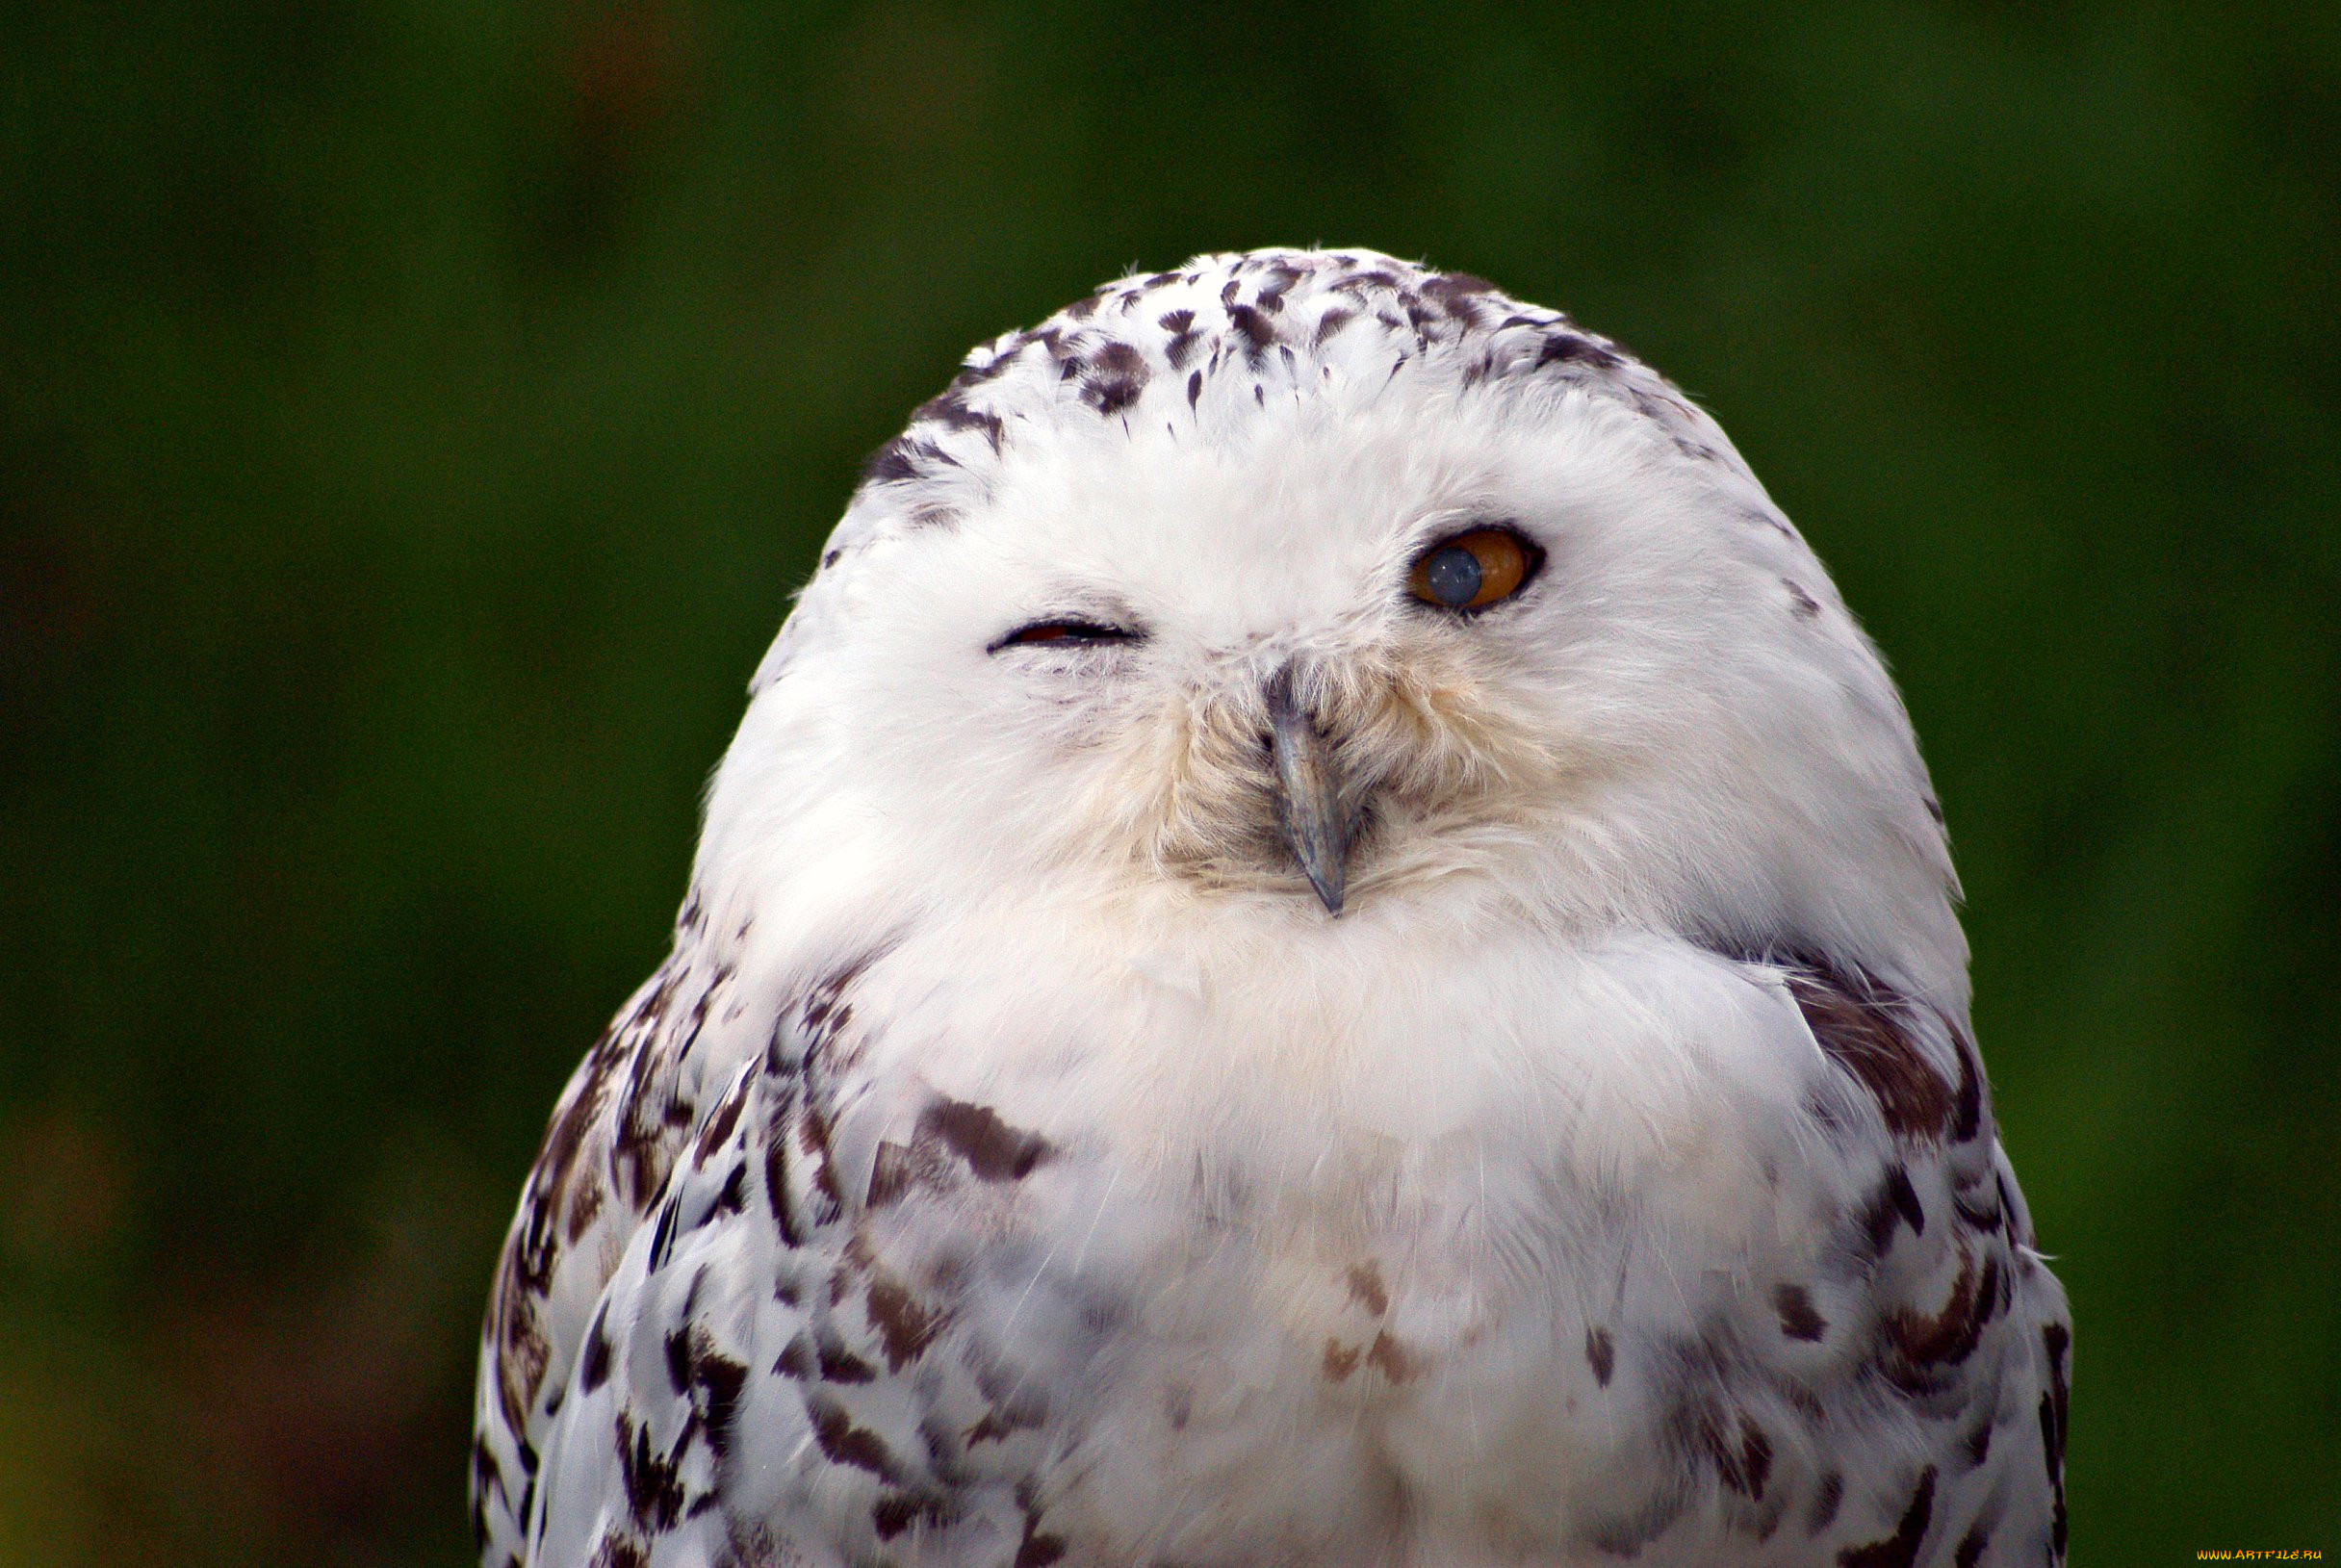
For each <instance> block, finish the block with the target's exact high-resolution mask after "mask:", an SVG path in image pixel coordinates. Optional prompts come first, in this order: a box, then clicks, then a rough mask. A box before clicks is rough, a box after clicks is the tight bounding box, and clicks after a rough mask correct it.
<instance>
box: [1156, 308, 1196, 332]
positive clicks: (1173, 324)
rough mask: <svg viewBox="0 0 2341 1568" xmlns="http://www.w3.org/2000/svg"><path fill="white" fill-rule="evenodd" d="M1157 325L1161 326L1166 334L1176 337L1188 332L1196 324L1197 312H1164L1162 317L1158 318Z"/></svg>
mask: <svg viewBox="0 0 2341 1568" xmlns="http://www.w3.org/2000/svg"><path fill="white" fill-rule="evenodd" d="M1155 324H1156V325H1158V326H1160V327H1161V328H1162V329H1163V330H1164V331H1165V332H1169V333H1172V334H1174V335H1175V334H1177V333H1180V332H1184V331H1186V330H1187V329H1188V328H1189V327H1191V326H1193V325H1194V324H1195V312H1193V311H1191V310H1167V311H1164V312H1163V313H1162V315H1161V316H1160V317H1158V318H1156V321H1155Z"/></svg>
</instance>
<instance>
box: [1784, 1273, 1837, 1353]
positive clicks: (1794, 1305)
mask: <svg viewBox="0 0 2341 1568" xmlns="http://www.w3.org/2000/svg"><path fill="white" fill-rule="evenodd" d="M1772 1307H1773V1310H1774V1311H1776V1312H1778V1313H1779V1314H1780V1331H1781V1332H1782V1333H1784V1334H1786V1335H1788V1337H1789V1338H1790V1339H1802V1340H1816V1339H1819V1338H1820V1337H1821V1336H1822V1335H1823V1334H1825V1333H1827V1332H1828V1331H1829V1324H1828V1323H1827V1322H1826V1321H1825V1320H1824V1319H1823V1318H1822V1317H1821V1315H1820V1314H1819V1313H1818V1312H1815V1311H1814V1310H1813V1297H1812V1296H1811V1294H1810V1293H1808V1292H1807V1291H1806V1289H1805V1287H1804V1286H1802V1285H1783V1286H1781V1287H1780V1288H1779V1289H1778V1290H1776V1291H1774V1292H1773V1293H1772Z"/></svg>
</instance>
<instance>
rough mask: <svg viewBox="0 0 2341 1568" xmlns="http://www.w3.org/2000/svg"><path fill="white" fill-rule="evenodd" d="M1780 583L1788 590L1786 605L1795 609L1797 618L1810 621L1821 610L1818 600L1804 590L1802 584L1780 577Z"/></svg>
mask: <svg viewBox="0 0 2341 1568" xmlns="http://www.w3.org/2000/svg"><path fill="white" fill-rule="evenodd" d="M1780 585H1781V586H1782V587H1784V588H1786V589H1788V605H1789V608H1791V609H1792V610H1794V611H1795V613H1796V618H1797V619H1798V620H1800V621H1810V620H1812V619H1813V618H1814V616H1815V615H1818V614H1819V613H1820V612H1821V604H1820V601H1819V600H1817V599H1815V598H1814V597H1813V596H1812V595H1811V594H1809V593H1807V592H1805V590H1804V586H1803V584H1801V583H1796V582H1791V581H1789V580H1788V578H1781V579H1780Z"/></svg>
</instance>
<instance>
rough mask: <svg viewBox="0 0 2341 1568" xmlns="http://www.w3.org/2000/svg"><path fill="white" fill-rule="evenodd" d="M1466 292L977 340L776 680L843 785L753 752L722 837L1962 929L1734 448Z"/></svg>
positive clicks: (1096, 323) (1353, 922)
mask: <svg viewBox="0 0 2341 1568" xmlns="http://www.w3.org/2000/svg"><path fill="white" fill-rule="evenodd" d="M1361 278H1362V279H1363V280H1364V281H1363V282H1360V281H1359V280H1360V279H1361ZM1449 282H1450V280H1446V279H1444V278H1442V277H1441V275H1439V274H1428V273H1423V272H1420V271H1418V270H1414V269H1411V268H1406V267H1403V266H1402V264H1399V263H1395V262H1391V261H1389V260H1388V259H1387V258H1378V257H1356V256H1348V257H1324V256H1320V255H1317V254H1316V253H1292V252H1271V253H1262V254H1261V255H1258V256H1249V257H1237V258H1220V259H1216V260H1215V259H1207V260H1206V261H1205V262H1199V263H1197V264H1196V266H1195V267H1194V268H1193V269H1191V270H1189V271H1188V272H1186V273H1177V274H1162V275H1160V276H1159V277H1158V278H1155V279H1147V280H1133V281H1132V282H1131V283H1129V284H1124V285H1119V286H1110V287H1109V289H1108V290H1107V291H1104V292H1102V293H1101V295H1100V296H1099V298H1098V300H1097V301H1093V302H1092V303H1091V305H1090V307H1089V308H1088V309H1087V310H1081V309H1080V308H1079V307H1076V312H1077V314H1076V313H1068V314H1067V315H1065V316H1062V317H1060V318H1058V319H1057V320H1056V321H1052V322H1051V323H1049V324H1047V325H1044V326H1043V327H1042V328H1040V329H1038V330H1037V331H1036V332H1034V333H1026V334H1013V335H1011V337H1010V338H1008V339H1004V340H1002V341H1001V343H1000V344H998V345H995V346H993V347H992V348H991V349H990V350H979V352H978V354H977V355H975V356H972V357H971V359H970V361H969V366H970V369H969V371H968V372H967V373H964V374H963V376H962V379H961V382H960V383H959V384H956V385H955V388H954V390H953V391H952V392H950V393H947V394H946V395H945V396H944V397H943V398H939V399H937V401H936V402H935V403H932V404H929V405H928V407H927V408H926V409H924V410H922V411H921V416H920V418H919V419H918V420H917V421H915V422H914V423H913V426H912V429H911V431H910V432H909V433H907V434H906V436H905V437H903V438H902V439H901V440H899V441H897V442H896V443H895V444H893V445H892V446H891V447H889V448H888V450H887V451H886V452H882V453H881V455H880V457H879V459H878V460H877V461H876V463H875V464H874V466H873V474H872V482H871V483H870V484H868V485H867V486H865V488H864V490H863V491H862V495H861V497H860V498H859V499H858V501H857V503H856V506H855V508H854V509H853V511H852V512H850V513H849V514H848V517H847V519H846V521H845V523H844V524H843V525H841V526H840V528H839V530H838V533H837V535H836V538H835V539H834V540H833V541H832V547H831V551H830V553H829V554H828V556H827V557H826V560H827V564H826V565H825V568H824V570H823V572H822V573H821V574H820V576H819V577H818V578H816V580H815V582H814V583H813V584H812V585H811V586H810V588H809V590H808V592H807V594H806V595H805V598H804V601H803V603H802V604H801V606H800V608H799V611H798V614H797V617H796V623H795V624H793V625H792V627H791V629H790V630H789V632H788V633H785V635H784V637H783V639H782V642H781V644H780V645H779V646H778V647H777V648H776V650H775V655H774V656H773V658H772V659H770V660H768V661H767V666H766V669H765V671H764V672H763V674H762V675H760V676H759V697H758V701H757V704H756V705H755V707H752V709H751V716H750V722H749V727H748V730H747V732H745V733H743V741H744V742H746V743H747V744H744V745H743V747H742V748H740V749H739V750H737V751H735V759H736V758H739V757H740V756H741V755H742V753H745V754H746V755H747V756H749V757H750V758H753V757H754V756H755V755H757V753H758V751H759V743H758V741H757V737H759V735H762V734H764V733H765V732H769V740H768V746H766V748H765V749H769V750H770V751H771V752H772V753H773V754H774V755H775V756H778V755H780V754H781V753H784V752H793V753H794V754H795V755H796V756H798V757H799V758H826V759H827V760H826V761H825V762H823V763H820V764H817V766H818V772H817V773H814V774H812V775H810V776H808V775H807V774H805V773H803V772H799V773H797V774H795V775H793V776H788V777H782V776H780V773H779V771H778V770H776V771H775V773H774V774H772V775H770V776H762V775H760V774H759V776H761V777H765V783H764V784H757V783H756V782H755V780H753V779H752V778H750V777H748V775H747V771H746V770H747V769H748V768H749V766H750V765H751V764H749V763H742V764H741V765H740V767H738V768H735V767H734V766H733V764H729V763H728V764H727V768H726V774H727V777H726V778H725V779H724V780H723V781H720V782H719V784H718V788H717V792H716V797H715V801H714V803H713V806H712V807H711V812H710V824H709V826H710V835H709V836H710V840H711V841H713V840H715V839H716V837H717V835H716V829H717V828H718V826H719V825H720V823H719V817H720V814H721V813H722V812H723V811H726V810H734V809H736V810H739V811H740V812H742V813H743V814H745V815H748V816H756V815H758V814H759V810H760V811H761V812H762V813H763V819H764V820H765V821H767V822H768V823H770V824H772V830H771V831H772V833H773V835H775V836H780V835H785V833H786V832H787V829H786V828H785V826H784V825H782V821H781V818H782V815H783V813H785V811H788V810H794V811H797V812H800V813H810V815H812V816H814V817H817V818H820V819H822V820H826V821H828V822H829V823H830V824H831V829H832V831H833V833H835V834H838V835H849V836H850V838H851V840H852V841H853V842H854V843H856V844H859V845H862V846H863V851H864V852H865V853H866V856H867V857H869V858H871V859H872V860H873V861H883V862H884V863H885V865H886V866H887V867H888V870H887V872H886V873H885V875H887V876H890V877H897V878H902V879H907V880H909V881H912V882H915V883H917V884H918V885H921V886H924V887H928V888H932V889H936V890H937V896H941V894H940V889H942V888H944V887H949V888H950V889H952V891H951V894H950V896H952V897H953V898H955V899H956V898H966V897H983V896H987V895H1007V894H1011V893H1013V896H1017V897H1022V898H1036V897H1038V898H1047V899H1054V900H1057V901H1060V902H1061V903H1064V904H1067V905H1079V906H1082V907H1084V908H1088V907H1095V906H1114V905H1119V906H1123V907H1127V908H1134V909H1141V910H1144V911H1145V912H1147V913H1149V914H1151V915H1154V916H1159V917H1162V918H1170V919H1176V920H1181V921H1186V922H1194V923H1202V924H1205V925H1209V924H1211V923H1213V922H1219V923H1222V924H1225V923H1233V924H1237V925H1243V926H1247V927H1248V928H1251V929H1258V930H1268V931H1272V932H1273V931H1277V930H1287V929H1294V930H1299V929H1306V930H1312V931H1321V930H1323V929H1324V928H1325V927H1326V926H1327V925H1328V923H1333V924H1336V925H1347V926H1350V927H1357V926H1375V925H1387V924H1388V923H1390V922H1392V921H1403V920H1409V919H1413V920H1451V919H1453V918H1458V917H1469V916H1471V915H1473V914H1475V913H1486V912H1490V911H1495V912H1501V913H1503V914H1504V915H1505V916H1507V917H1509V916H1517V915H1518V914H1520V913H1523V912H1526V913H1529V914H1531V916H1532V917H1533V918H1536V919H1539V920H1542V921H1547V922H1551V923H1553V924H1555V925H1556V926H1566V925H1569V924H1571V923H1582V922H1593V923H1616V922H1618V921H1621V920H1623V921H1629V922H1632V923H1635V924H1641V925H1654V924H1655V925H1662V926H1671V927H1676V928H1686V927H1698V928H1700V929H1714V930H1715V931H1716V932H1717V933H1718V934H1728V931H1729V929H1730V928H1731V927H1732V926H1733V925H1734V924H1735V922H1738V921H1749V922H1753V921H1757V920H1766V921H1771V922H1773V923H1772V924H1770V925H1768V926H1766V927H1765V929H1771V930H1777V929H1781V928H1780V926H1779V924H1778V923H1777V922H1778V917H1779V914H1780V912H1781V910H1782V908H1783V906H1784V905H1797V906H1799V907H1800V909H1802V911H1803V913H1802V915H1801V916H1800V917H1805V918H1810V919H1814V920H1818V921H1827V922H1837V921H1842V920H1846V919H1849V918H1851V917H1852V912H1850V911H1848V910H1845V909H1843V908H1833V907H1831V901H1832V899H1837V900H1838V901H1839V904H1841V903H1842V902H1843V896H1845V895H1840V894H1839V893H1838V892H1835V891H1832V889H1833V888H1836V887H1848V886H1850V887H1860V886H1863V885H1865V884H1866V885H1867V886H1870V887H1881V886H1882V887H1885V888H1886V891H1885V892H1884V893H1882V894H1871V895H1866V896H1871V897H1879V896H1882V897H1890V898H1894V899H1899V900H1901V901H1903V902H1904V903H1905V904H1906V905H1908V906H1909V908H1910V910H1912V911H1915V912H1917V913H1914V914H1911V915H1910V916H1909V918H1934V916H1933V914H1932V913H1931V912H1932V911H1934V910H1936V909H1940V911H1941V912H1942V920H1943V921H1945V922H1947V916H1948V905H1947V902H1946V897H1945V888H1946V886H1947V875H1948V872H1947V861H1945V860H1944V857H1943V851H1942V839H1941V835H1940V833H1939V830H1938V828H1937V826H1936V824H1935V823H1934V821H1933V820H1932V819H1931V817H1929V816H1928V814H1927V802H1928V799H1929V797H1928V793H1927V790H1926V786H1925V780H1924V774H1923V770H1922V768H1921V767H1920V766H1919V764H1918V761H1917V754H1916V750H1915V747H1914V746H1913V744H1912V742H1911V739H1910V735H1909V731H1908V726H1907V723H1906V722H1905V721H1904V719H1903V717H1902V713H1901V709H1900V707H1899V704H1898V702H1897V701H1896V699H1895V698H1894V695H1893V692H1892V690H1891V685H1890V684H1889V683H1888V682H1887V681H1886V678H1885V675H1884V672H1883V670H1882V668H1881V667H1880V666H1879V664H1878V661H1877V659H1876V657H1875V655H1874V654H1873V653H1872V651H1871V650H1870V647H1869V645H1868V643H1867V642H1866V640H1865V638H1864V637H1863V636H1862V635H1861V633H1860V631H1859V630H1858V629H1856V628H1855V626H1854V625H1853V623H1852V622H1851V620H1850V619H1849V618H1848V617H1847V616H1846V615H1845V613H1844V611H1843V609H1842V607H1841V606H1840V605H1839V604H1838V602H1837V598H1836V595H1835V593H1834V591H1833V590H1832V589H1831V587H1830V585H1829V583H1828V580H1827V578H1826V576H1825V575H1824V574H1823V573H1822V571H1821V569H1820V567H1819V564H1818V562H1817V561H1815V560H1814V558H1813V557H1812V555H1811V553H1809V552H1808V551H1807V550H1806V549H1805V547H1804V546H1803V544H1802V542H1801V541H1800V540H1799V539H1798V538H1797V537H1796V536H1795V534H1794V532H1793V530H1791V529H1790V528H1789V527H1788V525H1787V524H1786V523H1785V521H1783V520H1782V519H1781V518H1780V517H1779V515H1778V513H1777V512H1776V511H1775V510H1774V509H1773V508H1772V507H1771V505H1770V503H1769V501H1767V500H1765V499H1764V498H1763V495H1762V490H1761V489H1760V488H1758V487H1757V486H1756V484H1755V481H1754V480H1753V478H1752V477H1751V476H1749V475H1748V472H1747V470H1746V468H1745V466H1744V465H1743V464H1742V463H1741V462H1740V461H1739V459H1738V458H1737V456H1736V453H1734V452H1733V451H1732V450H1731V449H1730V446H1729V444H1728V442H1726V441H1725V440H1724V438H1723V436H1722V434H1721V432H1720V431H1719V430H1717V429H1716V428H1715V427H1714V425H1713V424H1712V423H1711V421H1709V420H1708V419H1707V418H1706V416H1705V415H1704V414H1702V413H1700V412H1699V411H1697V410H1696V409H1694V408H1692V407H1691V406H1690V405H1689V404H1688V403H1687V402H1685V401H1684V400H1683V399H1682V398H1680V396H1679V395H1678V394H1675V393H1674V392H1673V391H1672V389H1671V388H1669V387H1667V386H1666V384H1665V383H1664V382H1663V381H1661V380H1659V378H1658V377H1657V376H1656V375H1655V374H1653V373H1650V372H1648V371H1647V370H1645V369H1643V368H1642V367H1640V366H1638V365H1636V364H1635V363H1634V362H1633V361H1631V360H1629V359H1627V358H1625V357H1624V356H1623V355H1622V354H1621V353H1619V352H1618V351H1617V350H1616V349H1615V348H1614V347H1612V346H1609V345H1608V344H1605V343H1603V342H1601V341H1600V340H1597V339H1592V338H1590V337H1587V336H1586V335H1584V334H1582V332H1581V331H1580V330H1579V329H1577V328H1575V327H1574V326H1573V325H1571V324H1570V323H1568V322H1566V321H1565V319H1563V318H1559V317H1557V316H1556V315H1554V314H1553V313H1550V312H1541V311H1536V310H1534V309H1533V307H1527V306H1521V305H1518V304H1517V303H1516V302H1514V301H1510V300H1508V299H1505V297H1504V296H1500V295H1496V294H1494V293H1493V291H1492V290H1488V289H1487V288H1486V287H1485V286H1484V285H1479V284H1476V283H1468V281H1467V282H1466V284H1457V285H1453V286H1452V287H1443V286H1442V285H1444V284H1447V283H1449ZM1263 300H1266V301H1268V303H1266V304H1264V303H1262V302H1261V301H1263ZM1409 301H1411V303H1409ZM1272 305H1273V308H1271V306H1272ZM815 765H816V764H811V763H810V762H804V761H801V762H800V763H799V766H800V768H803V767H808V766H815ZM735 773H737V774H739V775H740V777H739V778H737V779H734V778H733V777H732V775H734V774H735ZM735 783H736V784H738V787H737V788H733V787H732V786H733V784H735ZM759 789H760V790H762V791H763V793H764V795H765V796H766V797H767V798H764V799H762V800H760V801H759V798H758V791H759ZM841 841H842V840H840V842H841ZM829 853H831V854H833V855H834V854H837V853H842V852H841V851H839V850H838V849H837V848H836V845H835V844H833V845H832V847H831V850H830V851H829ZM1853 862H1859V863H1860V865H1861V868H1862V871H1863V875H1862V876H1861V877H1858V878H1855V877H1840V876H1839V875H1837V873H1840V872H1842V871H1844V870H1845V869H1846V866H1847V864H1849V863H1853ZM1881 872H1882V874H1883V881H1882V882H1881V877H1880V873H1881ZM1850 896H1854V897H1856V898H1859V897H1862V896H1865V895H1861V894H1858V893H1857V894H1854V895H1850ZM1905 923H1907V921H1906V922H1905ZM1949 930H1950V934H1951V938H1950V939H1952V940H1953V941H1955V940H1956V927H1955V923H1954V924H1950V926H1949Z"/></svg>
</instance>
